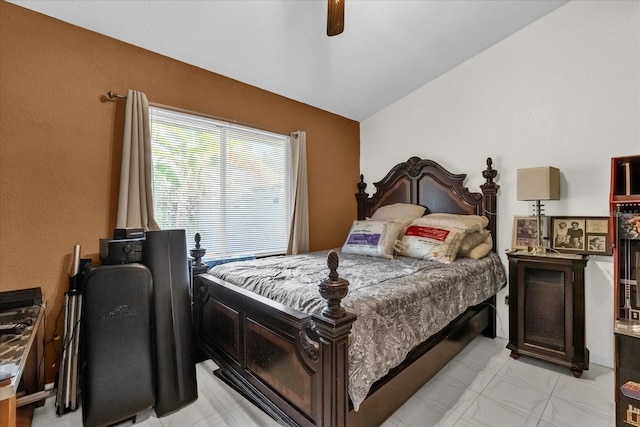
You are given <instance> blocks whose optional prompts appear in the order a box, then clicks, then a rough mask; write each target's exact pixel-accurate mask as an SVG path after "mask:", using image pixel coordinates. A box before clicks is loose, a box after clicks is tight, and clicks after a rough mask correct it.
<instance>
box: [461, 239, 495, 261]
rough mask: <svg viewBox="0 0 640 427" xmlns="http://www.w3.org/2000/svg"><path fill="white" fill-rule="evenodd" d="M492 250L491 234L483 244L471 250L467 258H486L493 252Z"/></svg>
mask: <svg viewBox="0 0 640 427" xmlns="http://www.w3.org/2000/svg"><path fill="white" fill-rule="evenodd" d="M491 249H493V239H492V238H491V234H489V235H488V236H487V237H486V238H485V239H484V241H483V242H482V243H480V244H479V245H477V246H476V247H475V248H473V249H471V250H470V251H469V252H468V253H467V255H466V256H467V258H473V259H480V258H484V257H485V256H487V254H488V253H489V252H491Z"/></svg>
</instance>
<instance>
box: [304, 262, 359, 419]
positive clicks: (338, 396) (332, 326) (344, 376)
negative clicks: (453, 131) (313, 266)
mask: <svg viewBox="0 0 640 427" xmlns="http://www.w3.org/2000/svg"><path fill="white" fill-rule="evenodd" d="M327 265H328V267H329V277H328V278H326V279H324V280H323V281H322V282H321V283H320V285H319V286H318V289H319V292H320V295H321V296H322V298H324V299H325V300H326V301H327V305H326V306H325V308H324V309H323V310H322V316H318V315H314V316H313V323H314V325H315V327H314V329H315V332H316V333H317V334H318V336H320V338H321V339H320V353H321V355H322V359H321V360H322V372H324V375H323V376H322V394H321V396H319V399H320V400H321V401H320V402H316V403H317V404H318V405H320V408H322V409H321V417H322V421H321V423H318V425H323V426H335V427H345V426H346V425H347V413H348V411H349V395H348V392H347V384H348V373H349V372H348V371H349V369H348V347H349V346H348V344H349V341H348V338H349V333H350V332H351V326H352V325H353V322H355V320H356V316H355V315H353V314H351V313H349V312H347V311H346V310H345V309H344V308H343V307H342V306H341V305H340V302H341V300H342V298H344V297H345V296H346V295H347V292H348V291H349V282H348V281H346V280H345V279H342V278H340V277H339V276H338V272H337V269H338V254H337V253H336V252H335V251H329V255H328V257H327Z"/></svg>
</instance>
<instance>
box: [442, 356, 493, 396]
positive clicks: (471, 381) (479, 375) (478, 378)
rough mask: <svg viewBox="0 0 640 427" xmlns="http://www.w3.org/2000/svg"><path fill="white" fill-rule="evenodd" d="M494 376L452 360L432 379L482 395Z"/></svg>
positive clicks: (491, 373) (488, 372)
mask: <svg viewBox="0 0 640 427" xmlns="http://www.w3.org/2000/svg"><path fill="white" fill-rule="evenodd" d="M495 375H496V374H495V373H493V372H490V371H487V370H483V369H479V368H476V367H474V366H469V365H467V364H465V363H462V362H460V361H458V360H456V359H453V360H452V361H450V362H449V363H447V365H446V366H445V367H444V368H442V369H441V370H440V372H438V373H437V374H436V375H435V376H434V379H439V380H441V381H444V382H446V383H449V384H452V385H454V386H456V387H459V388H467V389H469V390H471V391H474V392H476V393H482V390H484V388H485V387H486V386H487V384H489V382H490V381H491V379H492V378H493V377H494V376H495Z"/></svg>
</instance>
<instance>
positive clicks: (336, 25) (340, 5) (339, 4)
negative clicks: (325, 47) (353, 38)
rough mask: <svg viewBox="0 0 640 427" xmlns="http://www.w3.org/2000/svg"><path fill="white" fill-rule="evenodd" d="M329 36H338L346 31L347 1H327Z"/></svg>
mask: <svg viewBox="0 0 640 427" xmlns="http://www.w3.org/2000/svg"><path fill="white" fill-rule="evenodd" d="M327 1H328V9H327V35H328V36H337V35H338V34H340V33H342V32H343V31H344V2H345V0H327Z"/></svg>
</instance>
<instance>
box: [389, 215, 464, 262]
mask: <svg viewBox="0 0 640 427" xmlns="http://www.w3.org/2000/svg"><path fill="white" fill-rule="evenodd" d="M419 221H420V220H419V219H418V220H415V221H413V223H411V225H410V226H409V228H407V231H405V233H404V236H403V237H402V243H403V245H402V249H401V251H400V254H402V255H404V256H408V257H412V258H419V259H428V260H432V261H439V262H443V263H450V262H453V261H455V259H456V255H457V253H458V249H460V244H461V243H462V239H463V238H464V235H465V233H464V230H460V229H459V228H454V227H432V226H429V225H423V224H421V223H419Z"/></svg>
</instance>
